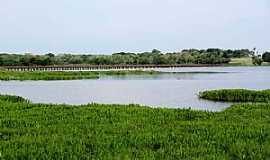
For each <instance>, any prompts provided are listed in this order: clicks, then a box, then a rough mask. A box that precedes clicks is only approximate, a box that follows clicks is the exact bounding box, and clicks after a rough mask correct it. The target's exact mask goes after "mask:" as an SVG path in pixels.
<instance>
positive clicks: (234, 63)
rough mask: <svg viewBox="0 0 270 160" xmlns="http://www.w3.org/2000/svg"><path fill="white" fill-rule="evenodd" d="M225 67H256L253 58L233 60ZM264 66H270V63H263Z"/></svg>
mask: <svg viewBox="0 0 270 160" xmlns="http://www.w3.org/2000/svg"><path fill="white" fill-rule="evenodd" d="M224 66H254V64H253V63H252V58H251V57H242V58H231V61H230V62H229V63H228V64H224ZM262 66H270V63H268V62H263V63H262Z"/></svg>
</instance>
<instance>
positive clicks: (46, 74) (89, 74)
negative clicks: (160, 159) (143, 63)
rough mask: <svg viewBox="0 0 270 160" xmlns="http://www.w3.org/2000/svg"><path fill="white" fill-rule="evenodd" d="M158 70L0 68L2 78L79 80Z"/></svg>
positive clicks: (150, 72)
mask: <svg viewBox="0 0 270 160" xmlns="http://www.w3.org/2000/svg"><path fill="white" fill-rule="evenodd" d="M158 73H160V72H157V71H141V70H133V71H127V70H126V71H124V70H123V71H70V72H64V71H54V72H50V71H5V70H2V71H1V70H0V80H4V81H8V80H20V81H22V80H77V79H98V78H99V77H100V76H106V75H107V76H112V75H134V74H135V75H144V74H145V75H149V74H158Z"/></svg>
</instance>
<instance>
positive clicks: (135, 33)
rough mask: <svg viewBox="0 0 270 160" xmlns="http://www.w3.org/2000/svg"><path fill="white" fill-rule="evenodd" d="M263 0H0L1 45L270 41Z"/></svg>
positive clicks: (263, 46) (269, 14)
mask: <svg viewBox="0 0 270 160" xmlns="http://www.w3.org/2000/svg"><path fill="white" fill-rule="evenodd" d="M269 28H270V1H269V0H76V1H75V0H44V1H38V0H0V52H35V53H45V52H87V53H112V52H118V51H134V52H140V51H148V50H151V49H153V48H158V49H160V50H162V51H178V50H181V49H183V48H210V47H219V48H250V49H251V48H253V47H254V46H256V47H257V48H259V49H260V50H269V49H270V29H269Z"/></svg>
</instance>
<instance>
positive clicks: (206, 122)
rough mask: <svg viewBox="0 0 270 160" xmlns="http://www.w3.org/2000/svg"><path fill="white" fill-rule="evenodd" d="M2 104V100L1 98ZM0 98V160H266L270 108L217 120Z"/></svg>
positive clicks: (236, 110) (243, 109)
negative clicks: (33, 102)
mask: <svg viewBox="0 0 270 160" xmlns="http://www.w3.org/2000/svg"><path fill="white" fill-rule="evenodd" d="M0 97H1V96H0ZM6 97H7V96H5V98H0V159H46V160H47V159H148V160H149V159H162V160H163V159H267V158H269V157H270V123H269V117H270V104H253V105H251V104H239V105H234V106H232V107H231V108H229V109H227V110H225V111H223V112H220V113H212V112H203V111H192V110H183V109H151V108H147V107H140V106H137V105H98V104H89V105H83V106H69V105H48V104H32V103H30V102H27V101H21V100H18V101H16V99H21V98H16V97H10V98H6Z"/></svg>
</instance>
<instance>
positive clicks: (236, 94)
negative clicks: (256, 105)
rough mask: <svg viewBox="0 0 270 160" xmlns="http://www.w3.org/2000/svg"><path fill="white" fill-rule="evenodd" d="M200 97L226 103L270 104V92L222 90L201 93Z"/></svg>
mask: <svg viewBox="0 0 270 160" xmlns="http://www.w3.org/2000/svg"><path fill="white" fill-rule="evenodd" d="M199 97H200V98H203V99H208V100H213V101H224V102H270V90H269V89H268V90H261V91H255V90H247V89H221V90H211V91H204V92H200V94H199Z"/></svg>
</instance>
